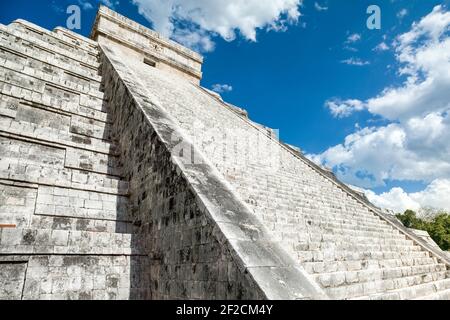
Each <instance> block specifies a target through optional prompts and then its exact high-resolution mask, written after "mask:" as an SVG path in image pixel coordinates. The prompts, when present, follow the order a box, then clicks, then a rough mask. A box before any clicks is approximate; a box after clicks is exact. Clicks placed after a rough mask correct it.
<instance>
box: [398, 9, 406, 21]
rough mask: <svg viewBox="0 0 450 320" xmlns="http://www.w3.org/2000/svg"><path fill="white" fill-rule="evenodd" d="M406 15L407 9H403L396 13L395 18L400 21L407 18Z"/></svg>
mask: <svg viewBox="0 0 450 320" xmlns="http://www.w3.org/2000/svg"><path fill="white" fill-rule="evenodd" d="M407 15H408V9H406V8H403V9H402V10H400V11H399V12H398V13H397V18H399V19H402V18H404V17H405V16H407Z"/></svg>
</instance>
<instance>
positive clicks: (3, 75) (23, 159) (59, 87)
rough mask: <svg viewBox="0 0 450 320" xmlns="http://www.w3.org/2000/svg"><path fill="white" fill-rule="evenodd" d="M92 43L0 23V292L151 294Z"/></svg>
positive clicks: (4, 295)
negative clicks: (131, 221) (129, 211)
mask: <svg viewBox="0 0 450 320" xmlns="http://www.w3.org/2000/svg"><path fill="white" fill-rule="evenodd" d="M98 67H99V63H98V48H97V44H96V43H95V42H93V41H91V40H89V39H86V38H83V37H81V36H78V35H75V34H73V33H72V32H69V31H67V30H65V29H62V28H59V29H57V30H56V32H53V33H52V32H49V31H47V30H44V29H42V28H40V27H38V26H35V25H32V24H30V23H27V22H26V21H22V20H18V21H16V22H14V23H12V24H11V25H9V26H3V25H0V299H130V298H132V299H133V298H150V294H149V290H147V288H148V286H147V285H146V283H148V279H149V276H150V275H149V274H145V272H146V270H144V268H143V266H144V265H145V264H146V262H147V261H148V259H149V258H148V257H145V256H143V255H142V252H140V251H139V250H140V249H141V247H139V246H138V244H136V243H137V239H136V238H135V237H134V235H133V230H134V227H133V225H132V224H131V223H130V219H129V215H128V182H127V181H125V180H124V179H122V173H121V162H120V159H119V156H118V152H117V147H116V143H115V142H114V137H113V136H112V132H111V121H110V119H109V114H108V107H107V105H106V103H105V101H104V99H103V93H102V92H101V90H100V89H101V88H100V85H101V81H100V80H101V77H100V76H99V75H98Z"/></svg>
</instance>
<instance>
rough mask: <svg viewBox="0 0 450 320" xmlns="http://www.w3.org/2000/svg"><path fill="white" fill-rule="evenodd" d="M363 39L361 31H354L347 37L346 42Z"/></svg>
mask: <svg viewBox="0 0 450 320" xmlns="http://www.w3.org/2000/svg"><path fill="white" fill-rule="evenodd" d="M359 40H361V35H360V34H359V33H353V34H351V35H349V36H348V37H347V40H346V41H345V43H355V42H358V41H359Z"/></svg>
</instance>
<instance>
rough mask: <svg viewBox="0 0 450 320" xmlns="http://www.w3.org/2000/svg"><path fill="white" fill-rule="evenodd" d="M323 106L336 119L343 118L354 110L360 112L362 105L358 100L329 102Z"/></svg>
mask: <svg viewBox="0 0 450 320" xmlns="http://www.w3.org/2000/svg"><path fill="white" fill-rule="evenodd" d="M325 106H326V107H327V108H329V109H330V111H331V113H332V114H333V116H335V117H336V118H345V117H348V116H349V115H350V114H352V113H353V112H354V111H355V110H362V109H363V108H364V105H363V103H362V102H361V101H359V100H346V101H342V102H341V101H339V100H331V101H327V102H326V103H325Z"/></svg>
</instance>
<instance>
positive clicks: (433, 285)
mask: <svg viewBox="0 0 450 320" xmlns="http://www.w3.org/2000/svg"><path fill="white" fill-rule="evenodd" d="M449 289H450V279H449V278H448V277H447V278H445V276H444V277H443V278H441V279H437V280H435V281H432V282H431V281H423V283H420V282H419V283H417V284H414V282H412V284H411V285H410V286H408V287H404V288H400V289H395V290H386V292H384V293H378V294H371V295H364V296H360V297H357V299H358V300H411V299H421V297H423V298H426V297H429V296H435V295H437V296H438V297H439V294H440V293H441V292H442V293H443V292H447V291H448V290H449Z"/></svg>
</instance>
